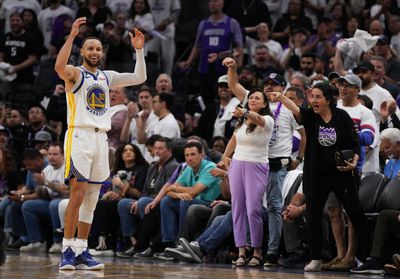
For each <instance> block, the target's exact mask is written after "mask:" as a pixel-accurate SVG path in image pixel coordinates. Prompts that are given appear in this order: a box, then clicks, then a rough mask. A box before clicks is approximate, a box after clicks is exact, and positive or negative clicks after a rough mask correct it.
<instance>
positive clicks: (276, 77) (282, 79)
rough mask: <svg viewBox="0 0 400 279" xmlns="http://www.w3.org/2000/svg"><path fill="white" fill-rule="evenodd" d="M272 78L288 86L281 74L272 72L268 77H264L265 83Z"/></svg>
mask: <svg viewBox="0 0 400 279" xmlns="http://www.w3.org/2000/svg"><path fill="white" fill-rule="evenodd" d="M269 80H272V81H273V82H275V83H276V84H277V85H280V86H286V81H285V79H284V78H283V76H281V75H280V74H277V73H271V74H269V75H268V76H267V77H265V78H264V80H263V83H264V84H265V83H266V82H267V81H269Z"/></svg>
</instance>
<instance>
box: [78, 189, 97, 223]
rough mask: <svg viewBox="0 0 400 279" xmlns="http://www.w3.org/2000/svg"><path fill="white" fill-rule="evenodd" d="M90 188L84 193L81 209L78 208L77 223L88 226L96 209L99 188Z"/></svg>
mask: <svg viewBox="0 0 400 279" xmlns="http://www.w3.org/2000/svg"><path fill="white" fill-rule="evenodd" d="M90 186H92V185H90ZM90 186H89V187H88V188H89V189H88V191H87V192H86V195H85V197H84V199H83V202H82V205H81V207H80V208H79V221H80V222H84V223H88V224H91V223H92V221H93V212H94V210H95V209H96V204H97V201H98V199H99V193H100V187H98V186H95V187H90Z"/></svg>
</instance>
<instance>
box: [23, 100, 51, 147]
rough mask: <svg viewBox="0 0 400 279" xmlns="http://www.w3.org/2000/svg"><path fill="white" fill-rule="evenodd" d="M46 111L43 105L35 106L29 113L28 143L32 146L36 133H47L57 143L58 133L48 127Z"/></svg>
mask: <svg viewBox="0 0 400 279" xmlns="http://www.w3.org/2000/svg"><path fill="white" fill-rule="evenodd" d="M45 113H46V111H45V109H44V108H43V107H42V106H41V105H33V106H31V107H30V108H29V111H28V132H29V133H28V138H27V140H28V142H29V144H30V145H31V146H32V143H33V140H34V139H35V135H36V133H38V132H39V131H46V132H48V133H49V134H50V135H51V140H52V141H56V139H57V135H56V133H55V132H54V131H53V130H52V129H50V128H49V127H48V126H47V120H46V114H45Z"/></svg>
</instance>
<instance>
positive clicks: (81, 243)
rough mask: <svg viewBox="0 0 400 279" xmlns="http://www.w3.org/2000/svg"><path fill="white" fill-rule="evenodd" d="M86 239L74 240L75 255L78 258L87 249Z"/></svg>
mask: <svg viewBox="0 0 400 279" xmlns="http://www.w3.org/2000/svg"><path fill="white" fill-rule="evenodd" d="M87 246H88V244H87V239H79V238H77V239H76V240H75V255H76V256H78V255H80V254H82V252H83V251H85V250H86V249H87Z"/></svg>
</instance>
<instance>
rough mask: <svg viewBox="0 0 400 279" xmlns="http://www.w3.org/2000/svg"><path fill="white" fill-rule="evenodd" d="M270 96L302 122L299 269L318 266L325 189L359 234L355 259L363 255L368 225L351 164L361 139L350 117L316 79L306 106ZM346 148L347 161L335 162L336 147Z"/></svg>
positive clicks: (327, 87) (355, 170)
mask: <svg viewBox="0 0 400 279" xmlns="http://www.w3.org/2000/svg"><path fill="white" fill-rule="evenodd" d="M275 98H276V100H278V101H281V102H282V103H283V105H284V106H285V107H287V108H288V109H289V110H291V111H292V113H293V115H294V116H295V117H296V119H297V121H298V122H299V123H301V124H303V125H304V128H305V132H306V136H307V143H306V151H305V157H304V172H303V183H304V184H303V185H304V194H305V196H306V204H307V208H306V219H307V224H308V227H307V234H308V242H309V248H310V258H311V262H310V263H309V264H308V265H306V266H305V267H304V270H305V271H321V267H322V260H321V259H322V256H321V245H322V238H321V235H322V225H321V217H322V211H323V208H324V205H325V202H326V200H327V198H328V195H329V192H330V191H333V192H334V193H335V195H336V197H337V199H338V200H339V201H340V202H341V203H342V204H343V207H344V209H345V210H346V212H347V215H348V216H349V218H350V220H351V222H352V224H353V226H354V229H355V232H356V235H357V238H358V242H357V243H358V250H359V255H358V256H359V259H361V260H363V259H365V257H366V255H367V253H368V251H366V248H367V247H368V245H367V243H368V238H367V236H368V233H367V231H368V229H367V224H366V221H365V219H364V214H363V212H362V208H361V206H360V201H359V199H358V195H357V187H358V185H359V174H358V172H357V169H356V167H357V162H358V158H359V154H360V142H359V139H358V135H357V132H356V131H355V129H354V123H353V121H352V119H351V118H350V116H349V115H348V114H347V113H346V112H345V111H343V110H341V109H339V108H336V101H335V99H334V95H333V90H332V88H331V87H330V86H329V85H327V84H323V83H318V84H316V85H315V86H314V87H313V89H312V90H311V95H310V100H311V106H312V107H311V108H309V109H303V108H300V107H298V106H297V105H296V104H295V103H294V102H293V101H291V100H290V99H288V98H287V97H286V96H284V95H283V94H281V93H275ZM349 149H351V150H353V152H354V157H353V158H352V160H351V161H350V160H346V166H337V165H336V162H335V155H334V154H335V152H337V151H339V152H343V150H349Z"/></svg>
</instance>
